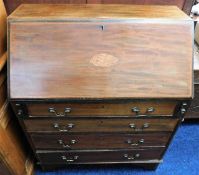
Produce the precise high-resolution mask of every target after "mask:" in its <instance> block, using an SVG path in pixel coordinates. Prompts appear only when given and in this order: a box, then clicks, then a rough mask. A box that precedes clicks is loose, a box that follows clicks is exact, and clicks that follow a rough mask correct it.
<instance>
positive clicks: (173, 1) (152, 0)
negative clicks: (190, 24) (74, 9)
mask: <svg viewBox="0 0 199 175" xmlns="http://www.w3.org/2000/svg"><path fill="white" fill-rule="evenodd" d="M185 1H186V0H164V1H162V0H87V3H89V4H92V3H97V4H139V5H176V6H178V7H179V8H180V9H183V6H184V3H185Z"/></svg>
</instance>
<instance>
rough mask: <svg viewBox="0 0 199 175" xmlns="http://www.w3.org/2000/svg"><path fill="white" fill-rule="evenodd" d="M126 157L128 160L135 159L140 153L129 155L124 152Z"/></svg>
mask: <svg viewBox="0 0 199 175" xmlns="http://www.w3.org/2000/svg"><path fill="white" fill-rule="evenodd" d="M124 157H125V158H127V159H128V160H135V159H136V158H139V157H140V154H139V153H137V154H135V155H134V156H129V155H128V154H124Z"/></svg>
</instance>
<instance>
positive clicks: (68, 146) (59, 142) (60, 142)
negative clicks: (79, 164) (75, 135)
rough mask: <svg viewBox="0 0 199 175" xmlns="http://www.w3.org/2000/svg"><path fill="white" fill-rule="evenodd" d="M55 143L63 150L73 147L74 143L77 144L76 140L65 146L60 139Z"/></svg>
mask: <svg viewBox="0 0 199 175" xmlns="http://www.w3.org/2000/svg"><path fill="white" fill-rule="evenodd" d="M57 142H58V144H60V145H61V146H62V147H63V148H67V149H70V148H71V146H72V145H74V144H75V143H77V141H76V140H71V141H70V143H69V144H65V143H64V141H63V140H61V139H60V140H58V141H57Z"/></svg>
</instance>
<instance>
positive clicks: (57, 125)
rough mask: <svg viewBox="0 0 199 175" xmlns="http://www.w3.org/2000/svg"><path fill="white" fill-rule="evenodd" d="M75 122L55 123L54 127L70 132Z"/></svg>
mask: <svg viewBox="0 0 199 175" xmlns="http://www.w3.org/2000/svg"><path fill="white" fill-rule="evenodd" d="M74 126H75V124H73V123H69V124H67V125H66V126H59V124H58V123H54V124H53V127H54V128H55V129H57V130H58V131H60V132H69V131H70V130H71V129H72V128H74Z"/></svg>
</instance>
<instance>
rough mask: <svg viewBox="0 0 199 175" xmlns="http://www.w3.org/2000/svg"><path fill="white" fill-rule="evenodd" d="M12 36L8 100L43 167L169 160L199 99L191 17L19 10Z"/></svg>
mask: <svg viewBox="0 0 199 175" xmlns="http://www.w3.org/2000/svg"><path fill="white" fill-rule="evenodd" d="M143 12H147V13H143ZM8 34H9V38H8V46H9V52H8V55H9V64H8V70H9V71H8V74H9V81H8V85H9V90H8V93H9V99H10V102H11V104H12V107H13V109H14V111H15V114H16V116H17V118H18V119H19V121H20V123H21V126H22V127H23V130H24V132H25V133H26V135H27V138H28V140H29V142H30V144H31V145H32V149H33V151H34V153H35V156H36V157H37V160H38V164H40V165H41V166H42V168H43V169H50V168H63V167H67V165H68V164H113V163H130V164H134V165H140V166H145V167H148V168H149V167H150V168H155V167H156V166H157V165H158V164H159V163H160V162H161V160H162V157H163V155H164V153H165V151H166V149H167V147H168V145H169V143H170V141H171V139H172V137H173V135H174V133H175V131H176V129H177V127H178V125H179V123H180V121H181V120H182V119H183V117H184V114H185V113H186V111H187V109H188V107H189V102H190V100H191V98H192V97H193V80H192V77H193V67H192V64H193V61H192V57H193V55H192V51H193V48H192V45H193V22H192V21H191V19H190V18H189V17H188V16H186V15H185V14H184V13H183V12H182V11H180V10H179V9H178V8H177V7H174V6H159V7H158V8H157V7H156V6H133V5H128V6H127V5H50V4H49V5H21V6H20V7H19V8H18V9H17V10H16V11H15V12H14V13H13V14H12V15H11V16H9V18H8Z"/></svg>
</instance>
